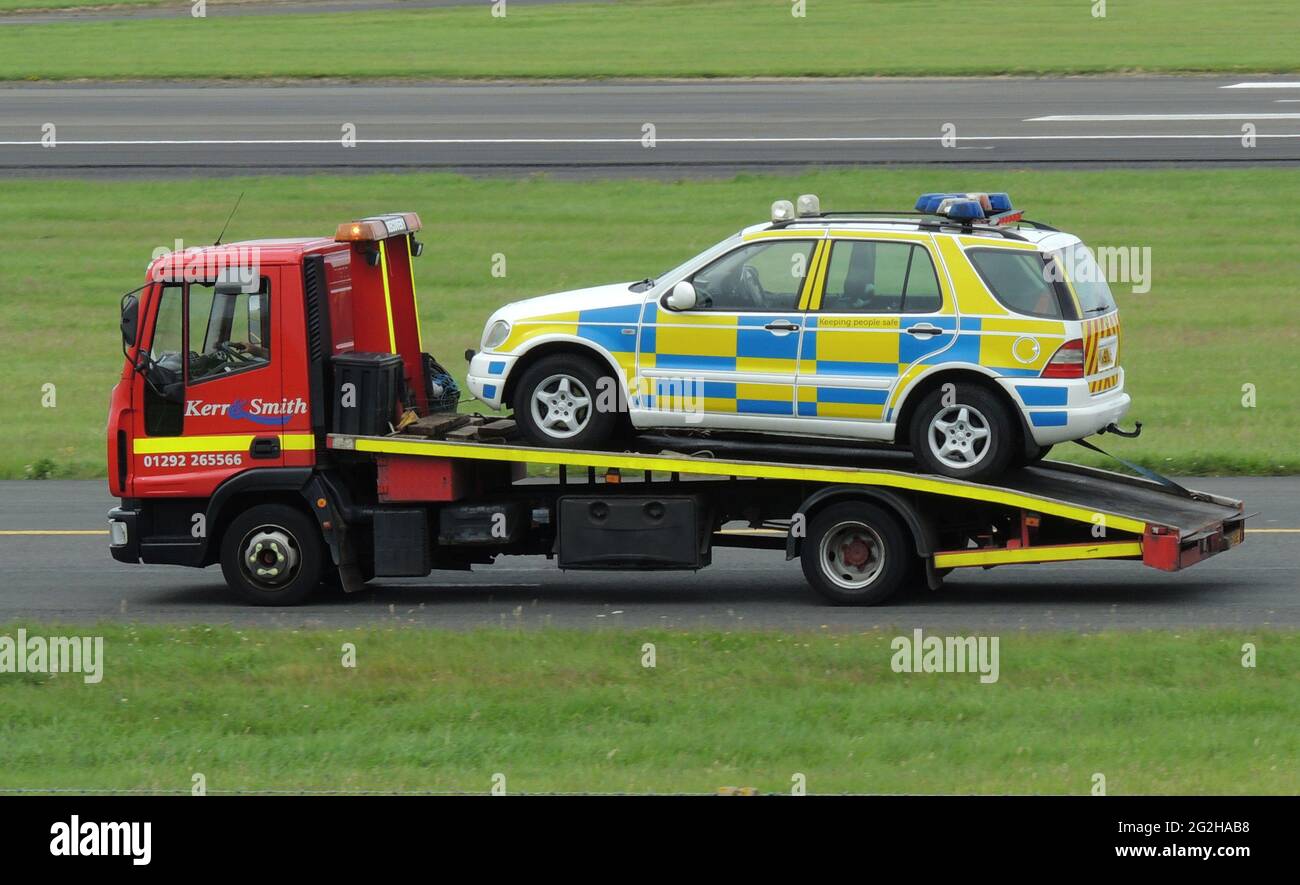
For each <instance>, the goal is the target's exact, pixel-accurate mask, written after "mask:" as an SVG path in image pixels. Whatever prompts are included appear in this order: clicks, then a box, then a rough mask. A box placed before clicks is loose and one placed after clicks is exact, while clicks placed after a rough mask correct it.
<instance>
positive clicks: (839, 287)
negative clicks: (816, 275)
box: [821, 240, 943, 313]
mask: <svg viewBox="0 0 1300 885" xmlns="http://www.w3.org/2000/svg"><path fill="white" fill-rule="evenodd" d="M942 304H943V298H942V296H941V295H940V294H939V278H938V276H936V274H935V271H934V261H933V260H932V259H931V258H930V253H929V252H928V251H927V250H926V249H925V248H924V247H922V246H918V245H915V244H912V243H885V242H873V241H871V240H837V241H836V242H835V244H834V245H833V246H832V248H831V261H830V267H829V268H828V269H827V272H826V288H825V291H824V292H823V293H822V306H821V309H822V311H824V312H826V313H932V312H933V311H936V310H938V309H939V308H940V307H941V306H942Z"/></svg>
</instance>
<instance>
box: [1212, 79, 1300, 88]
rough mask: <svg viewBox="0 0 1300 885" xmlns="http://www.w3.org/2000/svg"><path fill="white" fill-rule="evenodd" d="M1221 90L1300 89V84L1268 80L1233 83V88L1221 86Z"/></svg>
mask: <svg viewBox="0 0 1300 885" xmlns="http://www.w3.org/2000/svg"><path fill="white" fill-rule="evenodd" d="M1219 88H1220V89H1300V83H1283V82H1279V81H1276V80H1268V81H1266V82H1263V83H1233V84H1232V85H1231V86H1220V87H1219Z"/></svg>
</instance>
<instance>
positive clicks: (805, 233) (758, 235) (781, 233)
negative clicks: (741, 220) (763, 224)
mask: <svg viewBox="0 0 1300 885" xmlns="http://www.w3.org/2000/svg"><path fill="white" fill-rule="evenodd" d="M824 236H826V231H824V230H818V229H816V228H813V229H811V230H810V229H808V228H798V229H795V230H784V229H782V230H760V231H755V232H754V233H752V234H745V235H744V236H743V237H741V241H742V242H748V241H749V240H767V239H773V238H776V239H781V238H789V239H795V240H798V239H803V240H816V239H819V238H821V237H824Z"/></svg>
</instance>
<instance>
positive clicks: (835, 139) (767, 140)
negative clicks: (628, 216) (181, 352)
mask: <svg viewBox="0 0 1300 885" xmlns="http://www.w3.org/2000/svg"><path fill="white" fill-rule="evenodd" d="M1267 116H1268V115H1267V114H1262V115H1261V114H1257V115H1247V116H1245V117H1243V119H1249V120H1255V119H1260V118H1261V117H1267ZM1289 116H1294V117H1296V118H1298V119H1300V114H1294V115H1289ZM1255 137H1256V138H1284V139H1291V138H1300V132H1296V133H1276V134H1269V133H1260V134H1259V135H1257V136H1255ZM944 138H945V136H939V135H898V136H890V135H880V136H868V135H864V136H824V137H821V136H811V137H806V138H780V137H756V138H657V139H655V142H656V143H657V144H791V143H803V144H831V143H839V144H868V143H882V142H890V143H894V142H913V143H918V142H919V143H924V142H931V141H937V142H942V141H943V140H944ZM1217 138H1232V139H1240V138H1241V135H1240V134H1236V133H1231V132H1229V133H1202V134H1196V133H1170V132H1162V133H1153V134H1148V135H1138V134H1133V133H1126V134H1122V135H1121V134H1114V135H1099V134H1095V133H1091V134H1078V135H961V136H957V137H956V138H955V140H956V141H958V142H970V141H1134V140H1139V141H1140V140H1144V139H1150V140H1169V139H1175V140H1176V139H1191V140H1203V139H1217ZM41 144H42V142H40V141H0V147H37V146H41ZM339 144H340V140H339V139H337V138H248V139H235V138H231V139H193V140H184V139H159V140H144V139H140V140H123V139H111V140H110V139H104V140H73V139H60V140H59V142H58V144H57V145H56V148H57V147H149V146H162V145H166V146H177V147H190V146H196V147H203V146H210V145H226V146H230V145H235V146H240V145H243V146H254V145H339ZM356 144H376V145H385V144H427V145H440V144H449V145H461V144H464V145H479V144H635V145H640V144H641V139H640V138H359V139H357V140H356ZM46 149H47V150H49V148H46Z"/></svg>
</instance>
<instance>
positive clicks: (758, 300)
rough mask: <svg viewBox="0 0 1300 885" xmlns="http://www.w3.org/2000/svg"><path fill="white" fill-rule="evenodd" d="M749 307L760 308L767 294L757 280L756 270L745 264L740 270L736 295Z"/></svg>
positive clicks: (752, 266)
mask: <svg viewBox="0 0 1300 885" xmlns="http://www.w3.org/2000/svg"><path fill="white" fill-rule="evenodd" d="M736 294H737V295H739V296H740V298H741V299H742V300H743V301H744V302H745V303H746V304H747V305H748V306H749V307H760V308H761V307H762V306H763V301H764V298H765V296H766V295H767V292H765V291H764V290H763V284H762V282H760V281H759V278H758V269H757V268H755V267H754V265H752V264H746V265H745V266H744V267H742V268H741V269H740V286H739V291H738V292H737V293H736Z"/></svg>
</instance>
